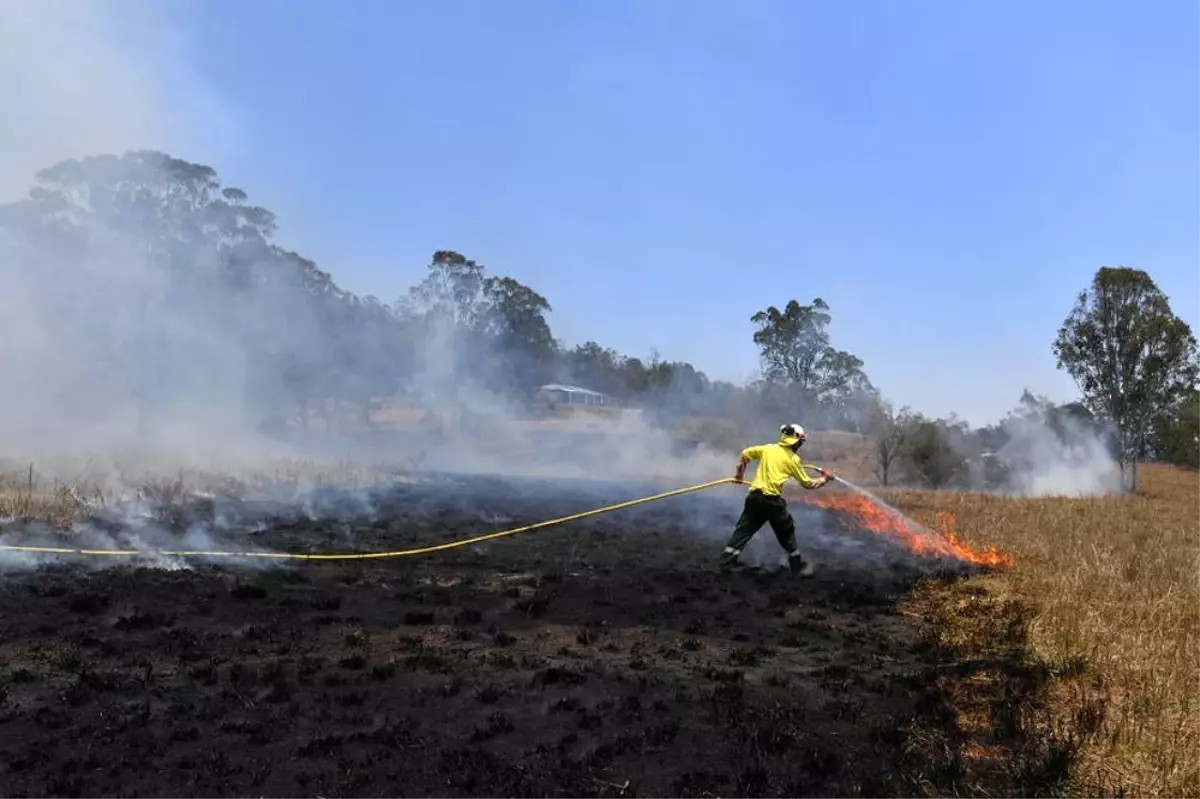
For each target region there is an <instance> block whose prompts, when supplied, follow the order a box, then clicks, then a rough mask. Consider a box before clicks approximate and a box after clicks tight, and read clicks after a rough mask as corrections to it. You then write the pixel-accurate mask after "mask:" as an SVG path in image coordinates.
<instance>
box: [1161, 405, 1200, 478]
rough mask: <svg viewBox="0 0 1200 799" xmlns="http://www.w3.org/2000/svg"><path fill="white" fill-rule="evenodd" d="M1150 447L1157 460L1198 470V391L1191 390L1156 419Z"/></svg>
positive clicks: (1199, 456)
mask: <svg viewBox="0 0 1200 799" xmlns="http://www.w3.org/2000/svg"><path fill="white" fill-rule="evenodd" d="M1152 446H1153V451H1154V454H1155V455H1156V456H1157V457H1158V459H1159V460H1163V461H1166V462H1167V463H1174V464H1176V465H1179V466H1189V467H1191V468H1193V469H1198V468H1200V390H1196V389H1192V390H1191V391H1190V392H1188V393H1187V394H1185V395H1184V396H1183V397H1182V398H1180V400H1179V401H1178V402H1177V403H1176V404H1175V406H1174V407H1173V408H1171V409H1170V411H1169V412H1167V413H1165V414H1163V415H1162V416H1160V417H1159V418H1158V420H1157V422H1156V424H1155V428H1154V432H1153V445H1152Z"/></svg>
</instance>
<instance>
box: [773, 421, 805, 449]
mask: <svg viewBox="0 0 1200 799" xmlns="http://www.w3.org/2000/svg"><path fill="white" fill-rule="evenodd" d="M807 437H808V434H807V433H805V432H804V428H803V427H802V426H800V425H798V424H796V423H795V422H793V423H792V424H785V425H780V426H779V443H781V444H783V445H785V446H788V447H791V446H795V445H796V444H802V443H804V439H805V438H807Z"/></svg>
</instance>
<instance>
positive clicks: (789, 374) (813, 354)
mask: <svg viewBox="0 0 1200 799" xmlns="http://www.w3.org/2000/svg"><path fill="white" fill-rule="evenodd" d="M832 318H833V317H832V315H831V314H830V313H829V305H828V304H827V303H826V302H825V301H824V300H822V299H821V298H819V297H818V298H817V299H815V300H813V302H812V304H811V305H801V304H800V303H799V302H797V301H796V300H790V301H789V302H788V304H787V305H786V306H784V309H783V310H782V311H781V310H779V309H778V308H776V307H775V306H773V305H772V306H770V307H768V308H767V309H766V310H763V311H759V312H758V313H756V314H754V316H752V317H750V321H751V322H753V323H754V324H755V325H756V326H757V328H758V329H757V330H756V331H755V333H754V343H755V344H757V345H758V348H759V352H760V355H761V357H762V362H763V373H764V375H765V376H766V377H767V379H768V380H771V381H773V382H777V383H785V384H788V385H790V386H792V387H793V388H794V389H796V390H798V391H799V393H800V396H801V397H802V398H803V400H804V401H806V402H807V403H809V404H813V403H820V402H830V401H834V400H837V399H842V398H844V397H845V396H846V395H848V394H850V393H853V392H855V391H858V390H861V389H864V388H865V387H867V386H869V385H870V384H869V382H868V381H867V379H866V375H865V374H864V373H863V368H862V367H863V362H862V360H861V359H859V358H858V357H856V356H855V355H852V354H851V353H849V352H846V351H844V350H839V349H836V348H834V347H833V346H832V345H831V344H830V338H829V323H830V322H831V321H832Z"/></svg>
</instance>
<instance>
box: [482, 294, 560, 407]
mask: <svg viewBox="0 0 1200 799" xmlns="http://www.w3.org/2000/svg"><path fill="white" fill-rule="evenodd" d="M483 296H484V300H485V303H486V308H487V311H486V331H487V332H488V334H490V335H491V336H492V350H493V352H494V353H495V354H496V362H498V363H500V364H501V365H502V366H501V372H502V373H503V374H501V375H497V378H499V379H502V380H504V379H507V381H508V382H510V383H513V384H514V385H512V388H515V389H516V390H517V391H519V392H521V393H528V392H531V391H532V390H533V389H535V388H536V387H537V386H538V385H540V384H541V383H543V382H544V378H546V377H547V376H548V375H549V374H550V371H551V369H553V361H554V356H555V342H554V335H553V334H552V333H551V332H550V325H549V324H548V323H547V322H546V314H548V313H550V310H551V309H550V303H549V301H547V300H546V298H545V297H543V296H542V295H541V294H538V293H537V292H536V291H534V290H533V289H531V288H529V287H528V286H526V285H525V284H523V283H521V282H520V281H518V280H515V279H513V278H511V277H488V278H486V279H485V280H484V283H483Z"/></svg>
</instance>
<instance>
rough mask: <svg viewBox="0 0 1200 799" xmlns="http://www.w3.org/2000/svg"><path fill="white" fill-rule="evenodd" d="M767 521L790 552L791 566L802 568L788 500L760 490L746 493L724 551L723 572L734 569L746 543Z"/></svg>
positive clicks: (789, 561)
mask: <svg viewBox="0 0 1200 799" xmlns="http://www.w3.org/2000/svg"><path fill="white" fill-rule="evenodd" d="M764 524H769V525H771V532H773V533H775V538H776V540H777V541H779V545H780V546H781V547H783V549H784V551H785V552H787V554H788V564H789V565H790V566H791V567H792V569H794V570H795V569H799V568H800V567H802V566H803V565H804V557H803V556H802V555H801V554H800V550H799V549H797V548H796V522H795V521H794V520H793V519H792V514H791V513H790V512H789V511H788V506H787V500H785V499H784V498H783V497H781V496H768V495H766V494H763V493H762V492H761V491H751V492H750V493H748V494H747V495H746V504H745V506H744V507H743V508H742V515H741V517H740V518H739V519H738V522H737V527H735V528H734V529H733V535H732V536H731V537H730V539H729V543H728V544H726V545H725V551H724V552H722V553H721V570H722V571H728V570H729V569H732V568H733V566H734V564H735V563H737V559H738V558H739V557H741V554H742V550H743V549H745V548H746V544H749V543H750V539H751V538H753V537H754V534H755V533H757V532H758V531H759V530H760V529H761V528H762V526H763V525H764Z"/></svg>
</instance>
